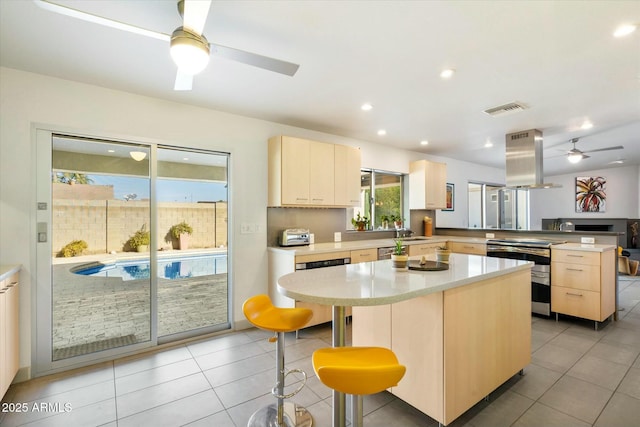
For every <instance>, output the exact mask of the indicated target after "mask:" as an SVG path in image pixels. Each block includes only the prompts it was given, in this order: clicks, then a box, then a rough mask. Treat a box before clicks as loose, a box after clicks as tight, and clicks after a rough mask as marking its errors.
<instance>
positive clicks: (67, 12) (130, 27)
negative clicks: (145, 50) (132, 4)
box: [34, 0, 171, 42]
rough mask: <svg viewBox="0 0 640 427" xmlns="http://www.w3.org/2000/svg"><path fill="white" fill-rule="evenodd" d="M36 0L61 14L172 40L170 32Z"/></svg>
mask: <svg viewBox="0 0 640 427" xmlns="http://www.w3.org/2000/svg"><path fill="white" fill-rule="evenodd" d="M34 1H35V3H36V4H37V5H38V6H40V7H41V8H43V9H45V10H48V11H50V12H55V13H59V14H61V15H66V16H70V17H71V18H76V19H81V20H83V21H87V22H92V23H94V24H99V25H104V26H105V27H111V28H115V29H118V30H123V31H129V32H130V33H135V34H140V35H143V36H147V37H152V38H154V39H158V40H163V41H166V42H168V41H169V40H171V36H170V35H169V34H164V33H158V32H157V31H151V30H147V29H145V28H140V27H136V26H135V25H131V24H125V23H124V22H120V21H114V20H113V19H107V18H103V17H102V16H98V15H94V14H92V13H88V12H82V11H80V10H77V9H73V8H70V7H67V6H61V5H59V4H55V3H51V2H50V1H48V0H34Z"/></svg>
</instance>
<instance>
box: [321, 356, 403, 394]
mask: <svg viewBox="0 0 640 427" xmlns="http://www.w3.org/2000/svg"><path fill="white" fill-rule="evenodd" d="M312 361H313V369H314V371H315V372H316V375H317V376H318V378H319V379H320V381H321V382H322V383H323V384H324V385H326V386H327V387H329V388H332V389H334V390H337V391H339V392H342V393H346V394H353V395H363V394H374V393H379V392H381V391H383V390H386V389H387V388H389V387H393V386H396V385H398V382H399V381H400V380H401V379H402V377H403V376H404V374H405V371H406V367H405V366H403V365H401V364H400V363H399V362H398V358H397V357H396V355H395V354H394V353H393V352H392V351H391V350H389V349H387V348H383V347H331V348H321V349H318V350H316V351H315V352H314V353H313V358H312Z"/></svg>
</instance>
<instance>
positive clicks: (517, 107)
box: [484, 102, 528, 117]
mask: <svg viewBox="0 0 640 427" xmlns="http://www.w3.org/2000/svg"><path fill="white" fill-rule="evenodd" d="M527 108H528V107H527V106H526V105H524V104H520V103H519V102H510V103H508V104H504V105H499V106H497V107H493V108H488V109H486V110H484V112H485V113H486V114H488V115H490V116H493V117H496V116H502V115H505V114H512V113H517V112H518V111H522V110H526V109H527Z"/></svg>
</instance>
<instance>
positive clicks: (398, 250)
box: [391, 239, 409, 268]
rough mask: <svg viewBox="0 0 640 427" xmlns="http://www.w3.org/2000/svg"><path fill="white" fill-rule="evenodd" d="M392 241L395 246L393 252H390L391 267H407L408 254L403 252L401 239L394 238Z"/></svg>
mask: <svg viewBox="0 0 640 427" xmlns="http://www.w3.org/2000/svg"><path fill="white" fill-rule="evenodd" d="M394 243H395V246H394V247H393V252H392V253H391V262H392V263H393V268H407V263H408V262H409V255H407V254H406V252H405V248H404V246H403V245H402V239H395V240H394Z"/></svg>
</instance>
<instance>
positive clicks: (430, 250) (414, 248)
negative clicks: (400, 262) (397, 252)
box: [407, 243, 444, 256]
mask: <svg viewBox="0 0 640 427" xmlns="http://www.w3.org/2000/svg"><path fill="white" fill-rule="evenodd" d="M443 245H444V244H443V243H419V244H414V245H408V246H407V247H408V248H409V250H408V251H409V256H421V255H431V254H435V253H436V248H439V247H440V246H443Z"/></svg>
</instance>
